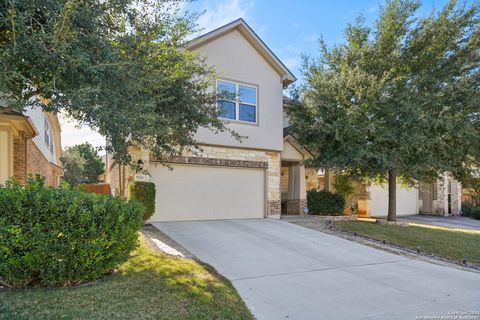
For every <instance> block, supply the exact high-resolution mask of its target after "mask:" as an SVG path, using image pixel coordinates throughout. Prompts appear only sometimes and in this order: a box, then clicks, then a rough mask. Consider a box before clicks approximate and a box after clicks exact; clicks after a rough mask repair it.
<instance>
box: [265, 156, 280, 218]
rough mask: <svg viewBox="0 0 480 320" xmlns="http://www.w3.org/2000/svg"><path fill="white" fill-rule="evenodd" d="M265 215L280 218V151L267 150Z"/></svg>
mask: <svg viewBox="0 0 480 320" xmlns="http://www.w3.org/2000/svg"><path fill="white" fill-rule="evenodd" d="M266 155H267V157H268V167H267V172H266V176H267V184H266V185H267V217H268V218H275V219H278V218H280V213H281V210H282V203H281V198H280V194H281V193H280V153H279V152H267V153H266Z"/></svg>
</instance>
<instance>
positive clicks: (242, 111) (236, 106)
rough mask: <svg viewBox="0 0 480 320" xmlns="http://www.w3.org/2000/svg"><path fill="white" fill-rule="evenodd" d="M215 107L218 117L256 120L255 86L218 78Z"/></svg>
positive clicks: (248, 120)
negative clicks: (217, 94) (217, 97)
mask: <svg viewBox="0 0 480 320" xmlns="http://www.w3.org/2000/svg"><path fill="white" fill-rule="evenodd" d="M217 92H218V93H219V99H218V101H217V108H218V112H219V116H220V118H223V119H230V120H238V121H244V122H252V123H256V122H257V88H256V87H254V86H249V85H245V84H240V83H235V82H230V81H225V80H218V81H217Z"/></svg>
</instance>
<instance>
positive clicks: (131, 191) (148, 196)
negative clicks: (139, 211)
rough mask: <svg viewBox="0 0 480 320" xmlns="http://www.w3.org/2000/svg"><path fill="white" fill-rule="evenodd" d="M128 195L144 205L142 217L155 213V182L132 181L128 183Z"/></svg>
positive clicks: (147, 217) (146, 217)
mask: <svg viewBox="0 0 480 320" xmlns="http://www.w3.org/2000/svg"><path fill="white" fill-rule="evenodd" d="M128 197H129V199H130V200H136V201H138V202H140V203H142V204H143V205H144V207H145V213H144V215H143V219H144V220H147V219H149V218H150V217H151V216H152V215H153V214H154V213H155V183H153V182H145V181H132V182H130V183H129V184H128Z"/></svg>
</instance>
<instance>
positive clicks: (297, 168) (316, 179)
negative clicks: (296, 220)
mask: <svg viewBox="0 0 480 320" xmlns="http://www.w3.org/2000/svg"><path fill="white" fill-rule="evenodd" d="M312 156H313V155H312V154H311V153H310V151H308V150H307V149H305V148H304V147H303V146H301V145H300V144H299V143H298V141H297V140H296V139H295V137H294V136H293V135H291V134H290V133H289V132H288V130H287V131H285V132H284V139H283V151H282V153H281V170H280V192H281V213H282V215H298V214H303V213H304V209H305V208H306V207H307V191H308V190H312V189H316V190H321V189H324V188H325V187H326V188H327V190H328V189H330V188H331V187H332V184H333V183H332V181H331V180H332V179H331V178H332V176H331V174H328V173H327V174H325V175H322V176H319V175H318V170H316V169H313V168H308V167H307V168H306V167H305V163H304V162H305V161H306V160H308V159H310V158H311V157H312ZM329 187H330V188H329Z"/></svg>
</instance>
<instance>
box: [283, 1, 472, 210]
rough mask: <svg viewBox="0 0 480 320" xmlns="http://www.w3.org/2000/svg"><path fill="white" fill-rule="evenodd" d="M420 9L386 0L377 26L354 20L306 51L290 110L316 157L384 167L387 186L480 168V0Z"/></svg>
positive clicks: (335, 166)
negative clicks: (334, 38) (316, 49)
mask: <svg viewBox="0 0 480 320" xmlns="http://www.w3.org/2000/svg"><path fill="white" fill-rule="evenodd" d="M418 8H419V3H418V2H417V1H410V0H388V1H387V2H386V4H385V6H384V7H383V8H382V10H381V14H380V16H379V18H378V19H377V21H376V23H375V26H374V28H373V29H371V28H369V27H367V26H365V25H364V23H363V21H362V19H358V20H357V21H356V22H355V23H352V24H349V25H348V26H347V27H346V29H345V41H344V43H342V44H339V45H337V46H334V47H332V48H329V47H327V46H326V44H325V43H324V42H323V41H322V42H321V48H320V55H319V57H318V58H317V59H309V58H306V61H305V67H304V77H305V85H304V86H303V87H302V88H300V90H298V91H297V92H294V93H293V99H292V100H291V101H290V103H289V104H288V105H287V114H288V116H289V117H290V121H291V123H292V125H293V129H294V132H295V134H296V135H297V136H298V139H299V140H300V142H301V143H303V144H304V145H305V146H306V147H307V148H308V149H309V150H310V151H312V152H313V153H314V154H315V155H316V157H315V159H314V160H313V161H312V162H313V165H315V166H317V167H321V168H329V169H332V170H334V171H336V172H347V173H349V174H351V175H356V176H361V177H369V178H376V177H380V178H381V179H382V180H385V179H386V178H387V174H388V176H389V179H390V180H391V181H390V183H391V184H393V186H394V185H395V182H396V177H397V176H398V177H399V178H401V179H403V180H407V181H410V182H413V181H414V180H417V181H418V180H420V181H421V180H431V179H434V178H436V177H437V176H438V175H439V174H441V173H443V172H446V171H449V172H452V173H453V175H454V176H455V177H457V178H458V177H460V176H462V175H464V174H465V173H466V172H468V171H471V170H472V168H475V167H477V168H478V164H479V160H480V139H478V137H479V136H480V95H479V94H478V88H479V87H480V51H479V50H478V48H479V47H480V20H479V9H478V4H477V3H473V4H471V5H470V6H467V5H461V4H460V5H459V4H457V2H456V1H453V0H452V1H449V2H448V3H447V4H446V5H445V7H444V8H443V9H442V10H441V11H439V12H432V13H431V14H430V15H428V16H420V15H418V14H417V9H418ZM393 193H394V192H393ZM390 201H391V203H392V204H393V210H394V208H395V201H394V199H392V197H391V199H390ZM393 210H392V211H393ZM389 213H390V207H389ZM390 218H391V217H390V214H389V219H390ZM392 218H393V219H394V218H395V217H394V214H393V217H392Z"/></svg>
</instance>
